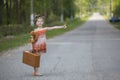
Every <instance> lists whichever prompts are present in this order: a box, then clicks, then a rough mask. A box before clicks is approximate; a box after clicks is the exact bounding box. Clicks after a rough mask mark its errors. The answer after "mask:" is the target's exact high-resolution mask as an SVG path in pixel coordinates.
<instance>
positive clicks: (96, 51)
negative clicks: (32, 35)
mask: <svg viewBox="0 0 120 80" xmlns="http://www.w3.org/2000/svg"><path fill="white" fill-rule="evenodd" d="M68 28H69V26H68ZM47 44H48V45H47V53H46V54H43V55H42V58H41V68H40V69H39V72H41V73H43V74H44V76H36V77H34V76H32V72H33V68H32V67H30V66H27V65H25V64H23V63H22V51H23V50H29V49H30V47H31V46H30V44H27V45H25V46H22V47H19V48H16V49H13V50H9V51H6V52H4V55H2V56H1V57H0V80H120V31H119V30H117V29H115V28H113V27H112V25H110V24H109V23H108V22H107V21H105V19H104V18H103V17H102V16H101V15H99V14H97V13H95V14H93V15H92V16H91V17H90V19H89V20H88V21H87V22H86V23H85V24H83V25H82V26H80V27H79V28H77V29H75V30H72V31H70V32H67V33H65V34H64V35H61V36H57V37H54V38H52V39H49V40H47Z"/></svg>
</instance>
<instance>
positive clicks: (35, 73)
mask: <svg viewBox="0 0 120 80" xmlns="http://www.w3.org/2000/svg"><path fill="white" fill-rule="evenodd" d="M33 75H34V76H43V74H41V73H37V72H34V73H33Z"/></svg>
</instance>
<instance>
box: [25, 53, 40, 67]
mask: <svg viewBox="0 0 120 80" xmlns="http://www.w3.org/2000/svg"><path fill="white" fill-rule="evenodd" d="M23 63H24V64H27V65H29V66H32V67H39V66H40V54H37V53H31V52H29V51H23Z"/></svg>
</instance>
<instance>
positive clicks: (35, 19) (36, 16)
mask: <svg viewBox="0 0 120 80" xmlns="http://www.w3.org/2000/svg"><path fill="white" fill-rule="evenodd" d="M39 18H41V19H43V18H44V16H40V15H35V18H34V24H36V22H37V20H38V19H39Z"/></svg>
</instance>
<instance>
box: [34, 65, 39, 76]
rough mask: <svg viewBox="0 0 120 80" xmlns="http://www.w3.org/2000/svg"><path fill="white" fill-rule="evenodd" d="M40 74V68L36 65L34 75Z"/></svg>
mask: <svg viewBox="0 0 120 80" xmlns="http://www.w3.org/2000/svg"><path fill="white" fill-rule="evenodd" d="M37 74H38V68H37V67H34V76H36V75H37Z"/></svg>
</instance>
